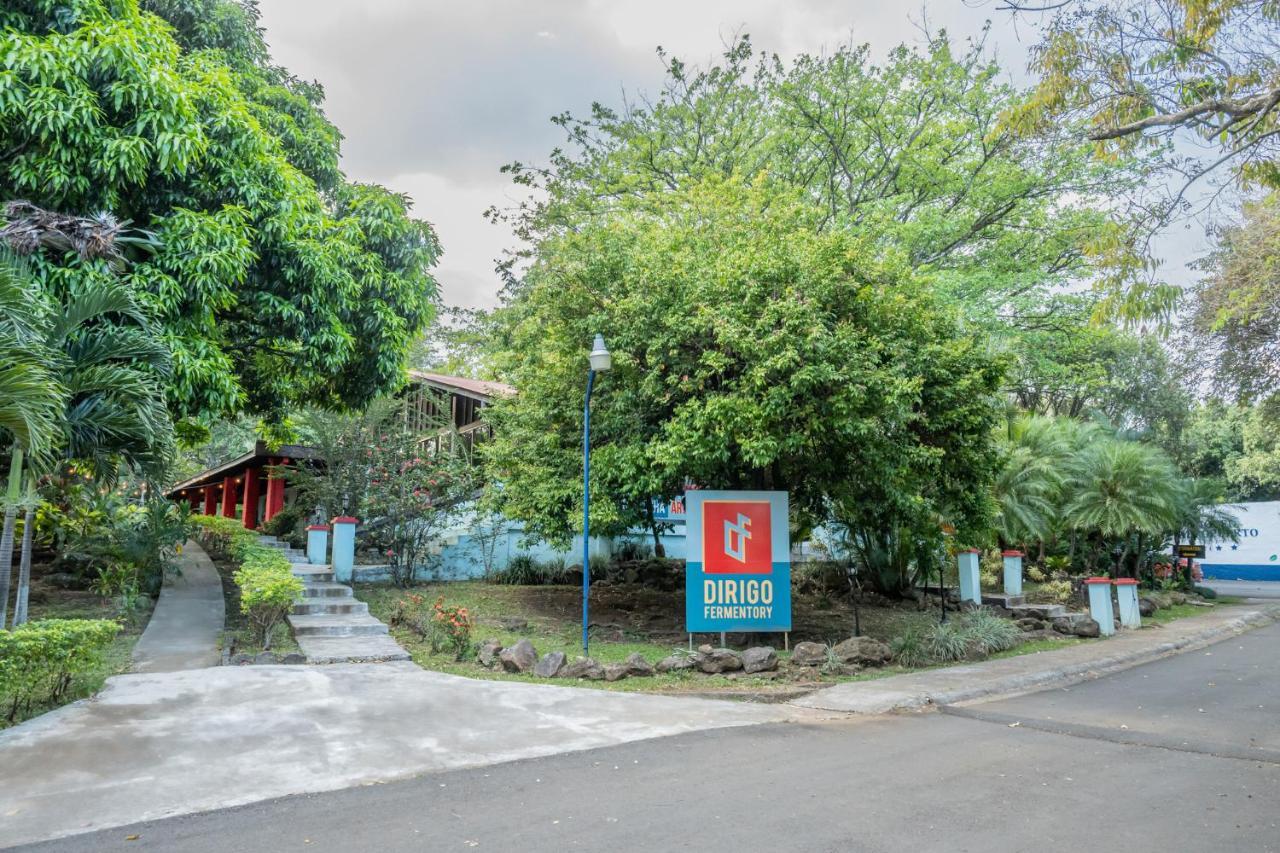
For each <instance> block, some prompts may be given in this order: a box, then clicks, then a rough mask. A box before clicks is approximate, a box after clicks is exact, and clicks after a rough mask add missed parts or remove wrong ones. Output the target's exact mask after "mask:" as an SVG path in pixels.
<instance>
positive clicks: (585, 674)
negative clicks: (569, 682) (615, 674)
mask: <svg viewBox="0 0 1280 853" xmlns="http://www.w3.org/2000/svg"><path fill="white" fill-rule="evenodd" d="M560 677H561V678H586V679H588V680H590V681H599V680H600V679H602V678H604V667H602V666H601V665H600V664H598V663H596V660H595V658H574V659H573V660H572V661H570V662H569V663H567V664H565V666H564V669H562V670H560Z"/></svg>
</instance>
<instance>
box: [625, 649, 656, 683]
mask: <svg viewBox="0 0 1280 853" xmlns="http://www.w3.org/2000/svg"><path fill="white" fill-rule="evenodd" d="M622 663H623V666H625V667H626V668H627V675H630V676H635V677H637V678H646V677H648V676H650V675H653V673H654V669H653V664H651V663H649V662H648V661H647V660H645V659H644V655H642V654H640V653H639V652H632V653H631V654H629V655H627V659H626V660H625V661H623V662H622Z"/></svg>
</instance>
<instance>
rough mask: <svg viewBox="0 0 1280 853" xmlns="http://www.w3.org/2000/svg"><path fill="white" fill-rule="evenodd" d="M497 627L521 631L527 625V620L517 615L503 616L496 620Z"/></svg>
mask: <svg viewBox="0 0 1280 853" xmlns="http://www.w3.org/2000/svg"><path fill="white" fill-rule="evenodd" d="M498 627H499V628H501V629H503V630H504V631H523V630H525V629H526V628H528V627H529V620H528V619H521V618H520V617H518V616H504V617H502V618H501V619H499V620H498Z"/></svg>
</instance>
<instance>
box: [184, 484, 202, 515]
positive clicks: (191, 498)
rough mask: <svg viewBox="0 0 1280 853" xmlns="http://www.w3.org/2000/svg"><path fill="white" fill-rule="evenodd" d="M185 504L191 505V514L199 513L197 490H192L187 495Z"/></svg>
mask: <svg viewBox="0 0 1280 853" xmlns="http://www.w3.org/2000/svg"><path fill="white" fill-rule="evenodd" d="M187 503H188V504H190V505H191V511H192V512H199V511H200V490H199V489H192V490H191V491H190V492H189V493H188V494H187Z"/></svg>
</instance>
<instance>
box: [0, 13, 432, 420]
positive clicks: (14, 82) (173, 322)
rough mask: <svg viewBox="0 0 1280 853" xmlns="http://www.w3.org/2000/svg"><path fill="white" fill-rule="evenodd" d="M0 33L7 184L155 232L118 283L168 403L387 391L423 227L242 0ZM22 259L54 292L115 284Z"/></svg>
mask: <svg viewBox="0 0 1280 853" xmlns="http://www.w3.org/2000/svg"><path fill="white" fill-rule="evenodd" d="M0 28H2V29H3V33H2V34H0V151H2V152H4V156H3V157H0V196H4V197H7V198H26V199H29V200H31V201H32V202H35V203H36V204H38V205H40V206H42V207H46V208H53V209H57V210H60V211H63V212H65V213H68V214H72V215H79V216H92V215H96V214H97V213H98V212H100V211H109V212H110V213H111V214H114V216H115V217H117V218H118V219H119V221H120V224H121V227H122V228H123V227H125V226H126V225H129V227H132V228H140V229H145V230H146V232H148V233H149V234H150V235H152V239H150V240H141V239H140V240H138V242H137V243H136V244H134V245H131V246H130V247H129V254H130V259H131V260H132V261H134V263H132V265H131V266H130V267H129V268H128V270H127V272H126V273H125V283H126V284H127V285H128V286H129V287H131V288H132V289H133V290H134V291H135V295H136V298H137V299H138V300H139V301H140V302H141V303H143V304H144V305H145V307H146V309H147V311H148V313H150V314H151V315H152V316H153V319H155V320H156V321H157V322H158V323H159V335H158V337H159V340H161V341H162V342H163V343H164V345H165V346H166V347H167V348H168V349H169V350H170V352H171V353H172V365H173V367H172V370H173V375H172V378H171V379H170V380H169V383H168V398H169V399H168V402H169V404H170V407H171V409H172V411H173V413H174V415H175V416H177V417H179V418H212V417H216V416H220V415H231V414H235V413H236V412H239V411H241V410H247V411H250V412H254V413H258V414H262V415H265V416H267V417H268V419H269V420H279V419H280V418H281V417H283V412H284V410H285V408H286V406H288V405H290V404H293V403H316V404H321V405H326V406H360V405H363V404H364V403H366V402H367V401H368V400H370V399H372V398H374V397H375V396H377V395H378V394H380V393H384V392H388V391H391V390H393V389H394V388H396V387H398V385H399V384H400V382H401V381H402V363H403V358H404V354H405V352H406V350H407V347H408V345H409V343H410V342H411V341H412V339H413V336H414V335H415V334H416V332H417V330H418V329H419V328H420V327H421V326H422V325H423V323H424V322H425V321H426V320H427V319H428V317H429V316H430V312H431V304H432V301H433V299H434V297H435V295H436V285H435V282H434V281H433V280H432V278H431V276H430V275H429V273H428V268H429V267H430V266H431V265H432V264H433V263H434V261H435V259H436V257H437V256H438V254H439V246H438V243H437V241H436V238H435V235H434V233H433V232H432V230H431V228H430V226H428V225H427V224H426V223H423V222H418V221H415V220H412V219H410V218H409V217H408V207H409V203H408V201H407V199H405V198H404V197H403V196H399V195H396V194H394V193H391V192H388V191H387V190H385V189H383V188H381V187H377V186H371V185H363V184H353V183H349V182H347V181H346V180H345V178H344V177H343V176H342V173H341V171H340V170H339V169H338V166H337V162H338V143H339V140H340V134H339V133H338V131H337V129H336V128H334V127H333V126H332V125H331V124H330V123H329V122H328V120H327V119H326V118H325V117H324V114H323V112H322V111H321V106H320V105H321V103H322V98H323V93H322V91H321V89H320V87H319V86H317V85H315V84H312V83H306V82H303V81H300V80H298V79H296V78H294V77H292V76H291V75H289V74H288V72H287V71H285V70H284V69H281V68H279V67H276V66H273V65H271V63H270V58H269V55H268V51H267V48H266V45H265V42H264V41H263V37H262V33H261V31H260V30H259V29H258V27H257V11H256V7H255V6H254V5H252V4H240V3H234V2H230V0H155V2H143V3H141V4H140V3H139V2H138V0H111V2H107V0H85V2H80V3H75V4H71V5H66V4H62V5H59V4H47V3H27V2H22V3H17V4H13V3H11V4H7V5H6V6H5V7H4V9H3V10H0ZM32 264H33V267H34V268H35V270H36V272H37V274H38V276H39V277H40V279H41V281H42V283H43V285H44V287H45V288H46V290H48V291H49V292H50V293H51V295H52V296H53V297H54V298H55V299H63V298H65V297H66V296H67V295H68V294H70V293H72V292H73V291H75V292H90V291H94V290H96V289H99V288H101V287H103V286H105V285H106V284H107V282H108V281H109V280H110V279H111V278H113V277H114V272H113V271H112V270H111V269H110V264H109V261H108V260H106V259H96V260H91V261H86V260H83V259H81V258H79V257H76V256H70V257H64V256H60V255H58V256H55V255H52V254H49V253H44V254H41V255H39V256H36V257H34V258H33V261H32ZM197 432H198V430H197Z"/></svg>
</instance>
